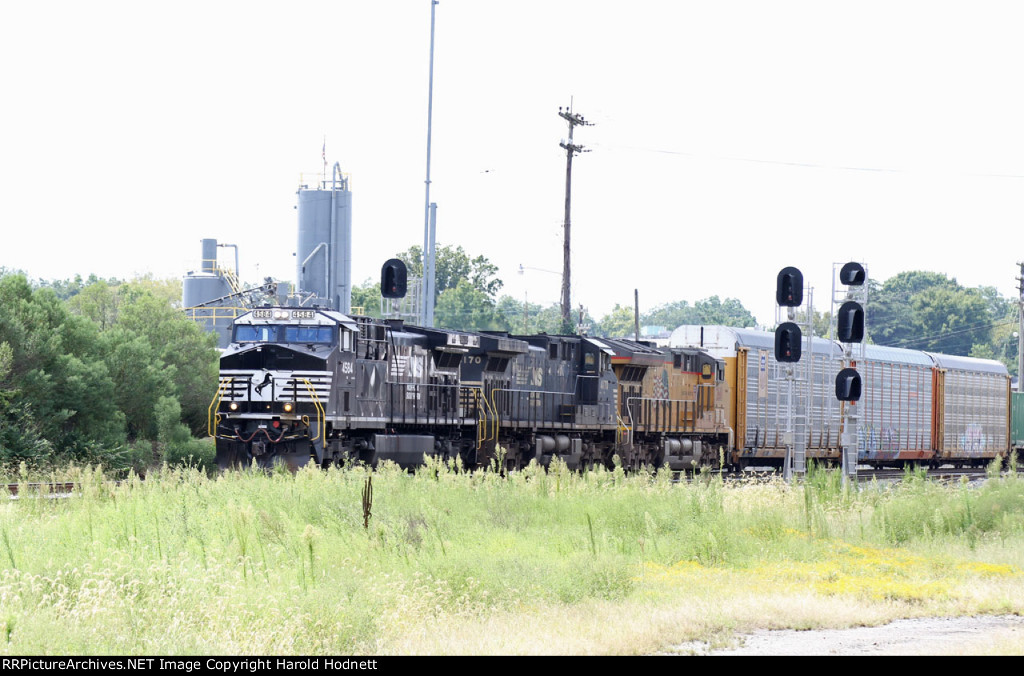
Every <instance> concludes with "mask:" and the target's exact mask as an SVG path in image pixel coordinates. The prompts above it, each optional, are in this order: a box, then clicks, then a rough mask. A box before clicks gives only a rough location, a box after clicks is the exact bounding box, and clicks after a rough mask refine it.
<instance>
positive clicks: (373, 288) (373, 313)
mask: <svg viewBox="0 0 1024 676" xmlns="http://www.w3.org/2000/svg"><path fill="white" fill-rule="evenodd" d="M380 301H381V295H380V281H376V282H374V281H371V280H369V279H367V280H366V281H365V282H363V283H362V284H357V285H353V287H352V313H353V314H362V315H366V316H367V317H378V318H379V317H380Z"/></svg>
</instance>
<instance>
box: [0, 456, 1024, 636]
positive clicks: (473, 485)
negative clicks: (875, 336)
mask: <svg viewBox="0 0 1024 676" xmlns="http://www.w3.org/2000/svg"><path fill="white" fill-rule="evenodd" d="M369 476H370V474H369V473H368V471H367V470H366V469H364V468H360V467H350V468H345V469H331V470H329V471H326V472H325V471H320V470H316V469H306V470H303V471H300V472H298V473H296V474H294V475H292V474H289V473H287V472H283V471H282V472H273V473H270V474H266V473H262V472H235V473H227V474H224V475H221V476H218V477H215V478H208V477H207V476H206V475H205V474H204V473H203V472H201V471H199V470H198V469H196V468H187V467H186V468H177V469H165V470H164V471H162V472H160V473H158V474H153V473H151V474H150V475H148V476H147V478H146V480H145V481H140V480H139V479H138V478H137V477H134V476H131V477H130V478H129V479H128V480H127V481H124V482H122V483H121V484H119V485H116V484H113V483H109V482H107V481H106V480H105V479H106V476H105V475H104V474H103V472H102V471H100V470H98V469H96V468H91V469H84V468H79V469H76V468H72V469H69V470H68V471H67V472H65V473H64V475H63V476H61V477H59V479H60V480H65V481H78V482H79V484H80V487H81V488H80V490H79V492H78V493H77V494H76V495H75V496H74V497H71V498H68V499H46V498H45V497H44V496H32V495H30V494H23V495H21V496H19V499H17V500H4V501H0V628H3V631H2V632H0V652H3V653H5V654H7V653H11V654H50V653H57V654H68V653H74V654H102V653H107V654H110V653H113V654H154V653H160V654H202V653H219V654H224V653H230V654H281V653H301V654H318V653H351V654H358V653H374V654H386V653H417V652H426V653H439V652H444V653H447V652H452V653H458V652H488V653H531V652H534V653H536V652H540V653H560V652H568V653H575V654H579V653H589V652H617V653H630V652H649V651H653V650H656V649H658V648H659V647H663V646H664V645H665V644H667V643H670V642H671V641H674V640H684V639H688V638H705V639H708V638H711V637H716V636H723V635H727V634H728V633H729V632H731V630H733V629H736V628H740V627H744V626H776V625H778V624H782V625H784V626H785V625H799V626H810V625H814V624H828V623H831V622H835V621H838V620H837V618H840V617H847V615H846V613H848V612H850V609H851V608H858V609H860V610H861V613H862V614H861V615H860V619H846V620H843V621H849V622H856V621H870V619H871V618H875V617H877V616H878V615H879V614H885V615H887V616H891V615H893V614H896V615H900V614H902V615H909V614H919V613H928V612H934V613H948V612H997V611H998V612H1021V611H1024V594H1022V593H1021V592H1022V591H1024V588H1022V584H1024V580H1022V576H1021V573H1020V570H1021V568H1022V567H1024V553H1022V552H1024V547H1021V544H1022V542H1024V533H1022V524H1024V490H1022V488H1024V483H1022V482H1021V481H1020V480H1019V479H1017V477H1016V475H1015V474H1012V475H1009V476H1005V477H1004V476H997V475H994V476H992V477H991V478H990V479H989V481H987V482H985V484H984V485H982V486H973V485H954V486H943V485H939V484H936V483H934V482H929V481H926V480H923V479H920V480H918V479H915V478H914V477H908V479H907V480H905V481H904V482H902V483H901V484H899V485H895V486H877V485H872V486H868V487H866V488H864V489H863V490H859V491H858V490H856V488H854V489H852V490H851V489H848V488H844V487H843V486H842V485H841V482H840V481H839V479H838V477H837V475H836V474H834V473H829V472H812V473H811V474H809V475H808V477H807V479H806V481H805V482H803V483H802V484H796V485H787V484H785V483H782V482H780V481H777V480H774V479H767V480H754V481H747V482H743V483H740V484H736V485H732V484H726V483H724V482H723V481H722V480H721V478H720V477H719V476H717V475H703V476H699V477H698V478H697V479H696V480H694V481H693V482H690V483H671V482H670V481H669V480H668V473H667V472H657V473H655V472H651V471H648V472H645V473H641V474H639V475H636V476H626V475H624V474H623V473H622V471H621V468H618V467H617V468H615V469H614V470H613V471H605V470H603V469H598V470H595V471H592V472H587V473H584V474H576V473H572V472H570V471H568V469H567V468H566V467H565V465H564V464H562V463H559V462H558V461H555V462H553V463H552V465H551V467H550V468H548V470H547V471H545V470H544V469H542V468H540V467H537V466H536V465H531V466H530V467H528V468H526V469H525V470H523V471H521V472H511V473H508V474H506V475H505V476H502V475H500V474H499V473H497V472H493V471H490V472H473V473H467V472H465V471H462V468H461V467H458V466H456V465H453V464H449V463H444V462H442V461H437V460H429V461H428V462H427V465H426V466H425V467H424V468H423V469H421V470H420V471H418V472H416V473H414V474H410V473H407V472H404V471H402V470H400V469H399V468H398V467H397V466H394V465H389V464H385V465H384V466H382V467H380V468H378V470H377V471H376V472H374V473H373V474H372V493H371V495H372V500H371V501H370V504H369V505H368V504H367V486H368V483H369V482H368V477H369ZM784 599H793V600H794V601H793V604H792V609H790V610H788V611H785V612H782V611H780V610H779V609H780V608H782V607H789V606H788V605H787V602H786V601H785V600H784ZM819 607H820V608H822V610H821V611H820V612H821V615H820V616H808V613H809V612H810V610H809V609H812V608H819ZM840 608H841V609H842V610H841V611H840V610H839V609H840ZM552 618H554V619H552ZM598 618H606V619H605V620H604V621H599V619H598ZM607 618H618V619H615V620H614V621H613V620H610V619H607ZM627 618H628V620H627ZM787 618H788V619H787ZM865 618H867V619H865ZM562 623H565V624H567V626H564V627H563V626H559V627H558V629H557V630H556V629H555V628H554V627H553V626H552V625H553V624H558V625H561V624H562ZM568 625H571V626H568Z"/></svg>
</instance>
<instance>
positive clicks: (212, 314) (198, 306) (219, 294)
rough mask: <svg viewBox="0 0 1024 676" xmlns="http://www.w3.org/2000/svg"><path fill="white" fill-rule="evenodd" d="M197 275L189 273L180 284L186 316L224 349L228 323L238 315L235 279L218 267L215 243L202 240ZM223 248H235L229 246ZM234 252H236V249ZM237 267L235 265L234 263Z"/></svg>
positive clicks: (228, 340) (209, 240) (228, 330)
mask: <svg viewBox="0 0 1024 676" xmlns="http://www.w3.org/2000/svg"><path fill="white" fill-rule="evenodd" d="M202 245H203V258H202V262H201V264H200V267H199V272H196V271H189V272H188V274H186V275H185V278H184V279H183V280H182V283H181V296H182V298H181V301H182V305H183V306H184V308H185V313H186V315H187V316H188V317H189V318H190V319H192V320H193V321H195V322H197V323H198V324H199V325H200V326H202V327H203V328H204V329H206V330H207V331H212V332H216V333H217V334H218V343H219V344H220V346H221V347H226V346H227V344H228V342H230V337H231V322H232V321H234V318H235V316H236V315H237V314H238V308H236V307H234V305H235V304H236V301H235V299H234V298H230V296H232V294H234V293H235V292H236V291H237V288H232V285H233V284H234V285H235V286H236V287H237V284H238V282H237V276H236V275H235V273H234V272H232V271H231V270H225V269H223V268H221V267H220V266H219V265H218V264H217V240H215V239H204V240H202ZM224 246H234V245H233V244H228V245H224ZM236 252H237V249H236ZM236 264H237V263H236Z"/></svg>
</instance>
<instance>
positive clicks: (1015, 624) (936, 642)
mask: <svg viewBox="0 0 1024 676" xmlns="http://www.w3.org/2000/svg"><path fill="white" fill-rule="evenodd" d="M740 638H741V640H742V641H743V645H742V647H740V648H737V649H734V650H713V651H709V650H708V648H707V646H706V645H704V644H687V645H684V646H679V649H678V651H679V653H681V654H697V655H776V656H782V655H790V656H803V655H979V654H999V653H1005V651H1007V646H1011V648H1010V650H1012V651H1013V654H1018V655H1019V654H1022V652H1024V617H1017V616H1014V615H1003V616H980V617H944V618H921V619H912V620H896V621H895V622H892V623H890V624H886V625H882V626H880V627H857V628H855V629H825V630H808V631H791V630H785V631H759V632H755V633H754V634H749V635H746V636H743V637H740ZM994 645H995V646H1002V648H1001V649H1000V648H999V647H996V648H993V646H994ZM994 649H995V651H996V652H995V653H993V650H994Z"/></svg>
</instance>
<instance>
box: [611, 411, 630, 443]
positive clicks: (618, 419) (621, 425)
mask: <svg viewBox="0 0 1024 676" xmlns="http://www.w3.org/2000/svg"><path fill="white" fill-rule="evenodd" d="M615 423H616V424H615V443H616V444H621V443H622V437H623V436H625V437H626V438H627V439H630V438H632V436H633V428H631V427H630V426H629V425H627V424H626V421H625V420H623V419H622V416H621V415H619V414H618V413H616V414H615Z"/></svg>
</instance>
